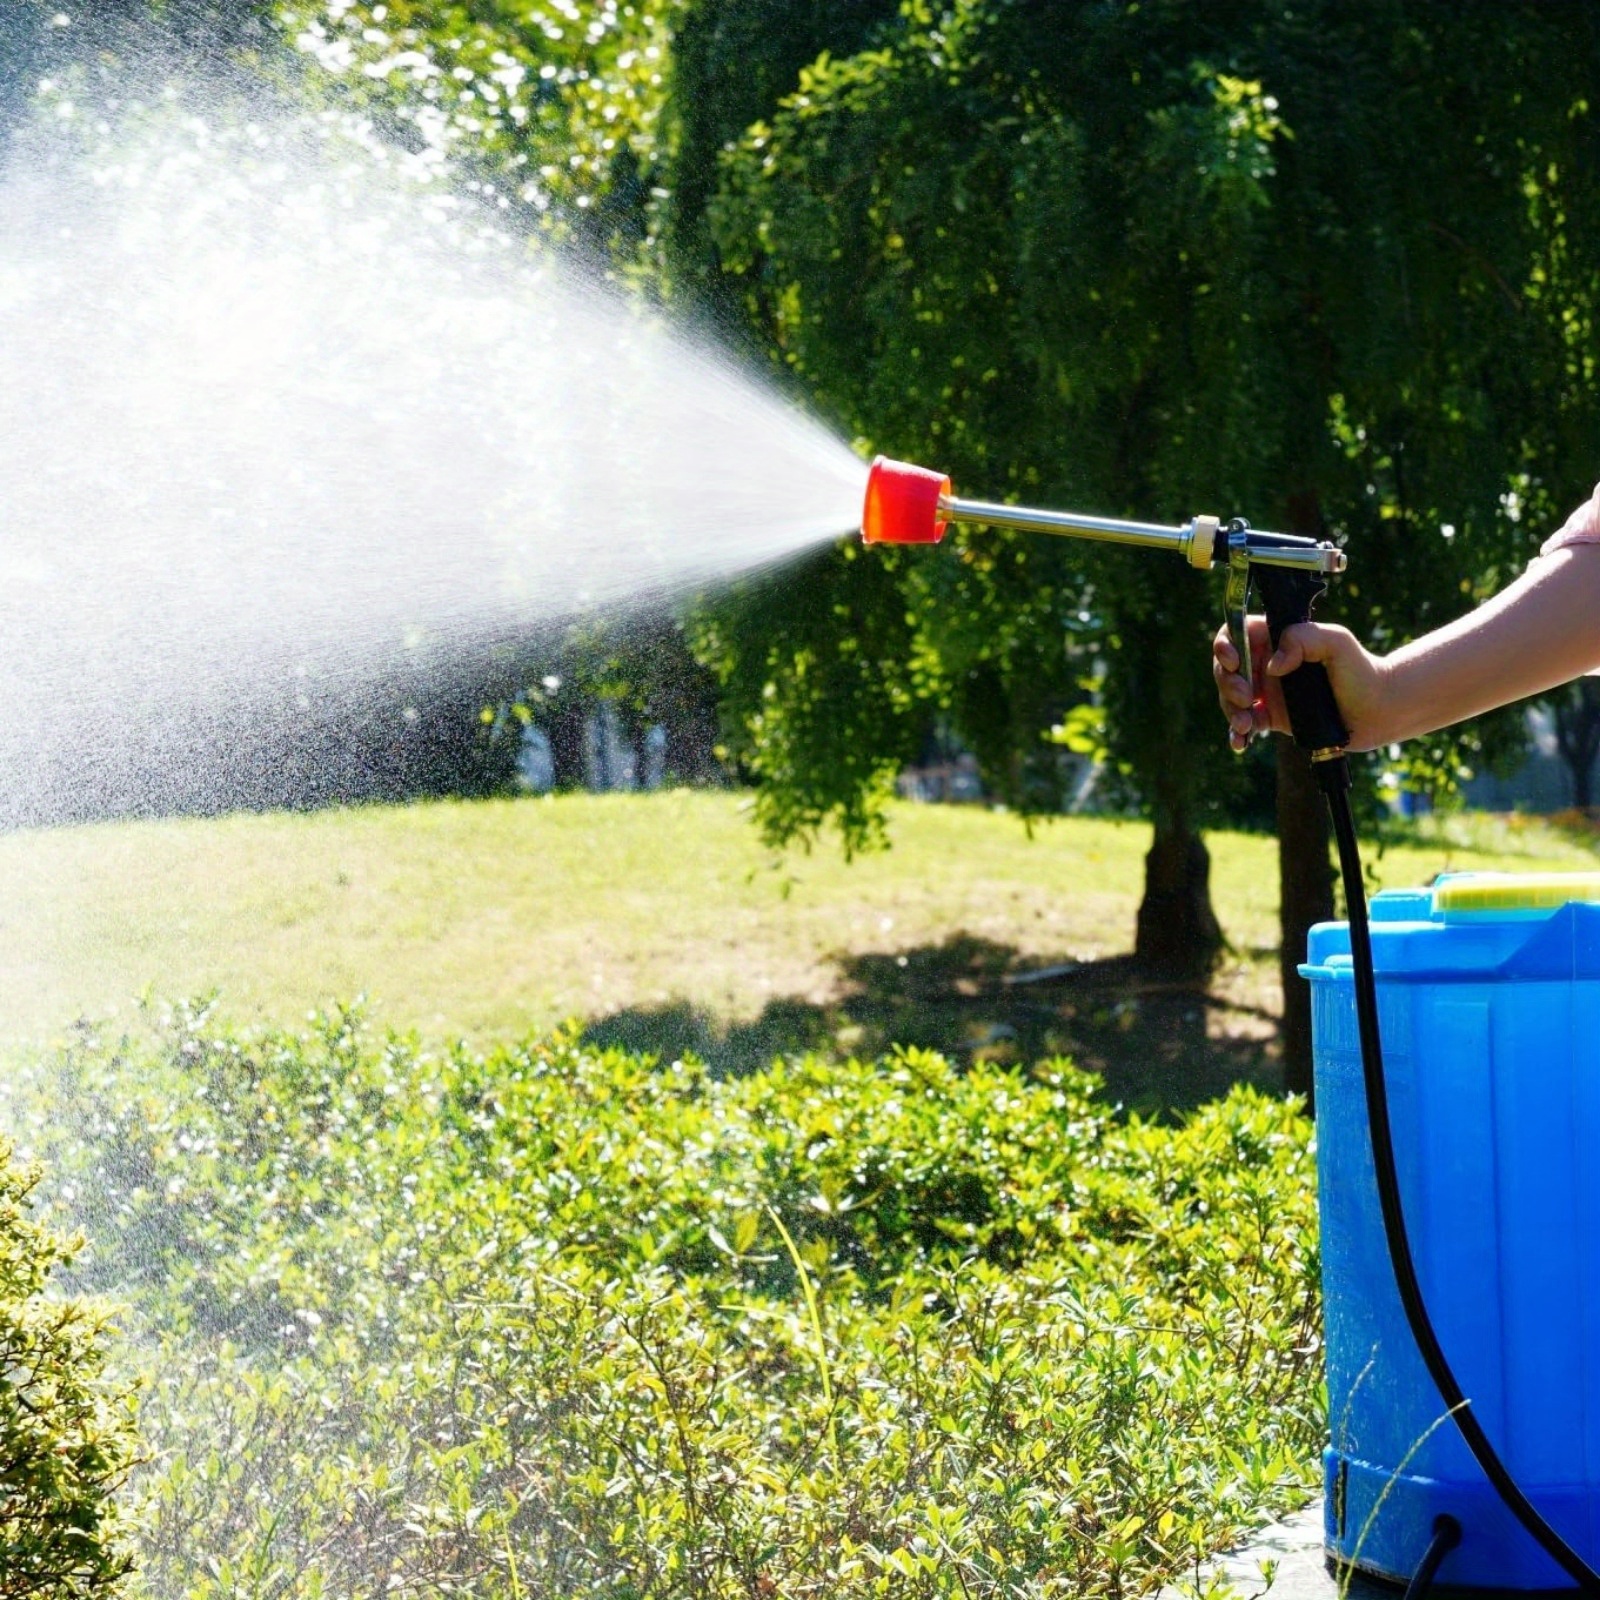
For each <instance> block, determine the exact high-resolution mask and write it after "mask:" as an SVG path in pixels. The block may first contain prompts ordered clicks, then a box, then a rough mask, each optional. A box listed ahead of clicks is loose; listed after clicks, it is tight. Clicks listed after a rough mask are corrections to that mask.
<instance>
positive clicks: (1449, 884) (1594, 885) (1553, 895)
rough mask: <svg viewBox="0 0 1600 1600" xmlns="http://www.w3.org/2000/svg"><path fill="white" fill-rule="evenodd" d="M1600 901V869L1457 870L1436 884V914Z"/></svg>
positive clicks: (1540, 908)
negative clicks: (1532, 870) (1560, 870)
mask: <svg viewBox="0 0 1600 1600" xmlns="http://www.w3.org/2000/svg"><path fill="white" fill-rule="evenodd" d="M1574 901H1576V902H1578V903H1579V904H1583V905H1593V904H1595V903H1597V902H1600V872H1458V873H1448V874H1446V875H1445V876H1444V877H1442V878H1440V879H1439V880H1438V882H1437V883H1435V884H1434V886H1433V911H1434V915H1435V916H1439V915H1444V916H1449V915H1451V914H1452V913H1453V914H1455V915H1457V916H1460V915H1462V914H1463V913H1466V914H1469V915H1470V914H1471V913H1473V912H1487V913H1495V912H1498V913H1500V914H1501V915H1504V914H1505V913H1506V912H1508V911H1510V912H1516V911H1554V910H1556V909H1557V908H1558V907H1560V906H1564V905H1570V904H1572V903H1573V902H1574Z"/></svg>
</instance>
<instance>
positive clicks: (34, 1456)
mask: <svg viewBox="0 0 1600 1600" xmlns="http://www.w3.org/2000/svg"><path fill="white" fill-rule="evenodd" d="M38 1181H39V1174H38V1171H37V1170H36V1169H34V1168H29V1167H24V1166H21V1165H18V1164H16V1163H14V1162H13V1161H12V1152H11V1148H10V1146H9V1145H7V1144H5V1143H3V1142H0V1600H22V1597H23V1596H36V1597H66V1596H81V1595H93V1594H99V1593H102V1592H104V1591H105V1590H106V1589H108V1588H109V1587H110V1586H111V1585H113V1584H114V1583H115V1582H116V1581H117V1580H118V1579H119V1578H120V1577H122V1575H123V1574H124V1573H125V1571H126V1570H127V1566H128V1555H127V1552H126V1549H125V1547H124V1543H123V1540H122V1538H121V1531H122V1530H121V1524H120V1522H119V1519H118V1514H117V1507H116V1502H115V1499H114V1495H115V1492H116V1490H117V1489H118V1487H119V1486H120V1485H121V1483H122V1481H123V1479H124V1477H125V1475H126V1473H127V1470H128V1467H129V1464H130V1462H131V1460H132V1455H133V1407H132V1393H131V1390H129V1389H128V1388H127V1387H125V1386H124V1387H119V1386H118V1385H116V1384H114V1383H111V1382H108V1381H107V1379H106V1376H105V1363H106V1356H107V1349H108V1336H109V1328H108V1319H107V1314H106V1312H105V1311H104V1309H103V1308H101V1307H98V1306H96V1305H94V1304H92V1303H90V1302H88V1301H85V1300H82V1299H71V1298H64V1297H60V1296H52V1295H51V1294H49V1293H48V1292H47V1290H48V1288H49V1279H50V1277H51V1275H52V1273H53V1272H54V1271H55V1270H56V1269H57V1268H59V1267H61V1266H62V1265H63V1264H64V1263H66V1262H68V1261H69V1260H70V1259H71V1255H72V1251H73V1248H74V1241H73V1240H71V1239H68V1238H66V1237H64V1236H62V1235H60V1234H57V1233H54V1232H52V1231H51V1230H50V1229H48V1228H47V1227H45V1226H43V1225H42V1224H41V1223H40V1222H39V1221H37V1220H36V1219H35V1218H34V1217H33V1216H32V1215H31V1214H30V1212H31V1206H32V1199H33V1195H34V1192H35V1189H36V1187H37V1185H38Z"/></svg>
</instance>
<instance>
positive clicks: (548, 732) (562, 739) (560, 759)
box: [544, 685, 589, 789]
mask: <svg viewBox="0 0 1600 1600" xmlns="http://www.w3.org/2000/svg"><path fill="white" fill-rule="evenodd" d="M557 695H558V697H559V698H558V700H557V703H556V705H555V708H554V710H553V711H552V712H551V714H550V715H549V716H548V717H546V718H545V719H544V731H545V737H546V738H547V739H549V741H550V767H551V774H552V783H553V786H554V787H555V788H557V789H581V788H582V787H583V741H584V732H585V727H584V725H585V722H586V720H587V715H588V710H589V707H588V703H587V702H586V701H585V700H584V699H583V698H582V697H581V696H579V695H577V694H574V693H573V692H572V691H571V690H570V689H567V688H566V687H565V686H564V685H563V687H562V688H561V689H560V690H558V691H557Z"/></svg>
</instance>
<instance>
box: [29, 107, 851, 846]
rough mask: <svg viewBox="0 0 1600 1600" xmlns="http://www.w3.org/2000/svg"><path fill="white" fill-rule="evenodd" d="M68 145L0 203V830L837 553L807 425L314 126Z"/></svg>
mask: <svg viewBox="0 0 1600 1600" xmlns="http://www.w3.org/2000/svg"><path fill="white" fill-rule="evenodd" d="M63 121H64V122H65V123H67V124H68V125H67V126H66V127H65V129H64V131H61V132H57V133H52V134H44V133H39V132H36V133H34V134H32V135H31V136H29V137H28V138H26V139H20V140H18V141H15V142H14V145H13V150H12V154H11V156H10V158H9V160H8V162H7V164H6V166H5V168H4V171H3V173H0V823H5V822H12V823H14V822H18V821H27V820H33V819H39V818H50V817H58V816H70V815H84V814H94V813H96V812H106V811H116V810H125V809H149V808H151V807H155V806H159V805H161V804H163V803H167V802H169V801H170V802H175V803H188V802H189V801H192V798H193V795H194V793H196V792H203V791H204V790H205V789H206V786H207V785H210V786H211V787H212V788H213V789H215V790H216V792H218V793H220V794H223V795H224V796H225V795H226V792H227V786H228V783H229V782H230V781H231V780H230V778H229V774H230V773H232V774H234V775H237V773H238V772H239V771H241V770H243V769H244V768H248V767H249V766H251V765H252V764H257V765H259V764H260V763H262V762H269V763H270V762H271V761H272V760H273V759H275V758H274V755H273V751H274V749H275V747H276V746H277V744H279V743H281V742H282V736H283V735H284V733H285V730H287V729H289V728H291V727H292V726H293V725H294V724H295V723H296V721H297V720H302V721H303V720H304V719H307V718H324V719H325V718H327V717H329V716H333V715H336V712H337V708H338V707H340V706H342V705H346V704H350V703H355V702H358V701H359V700H360V699H361V697H362V696H364V695H370V694H371V693H372V692H373V689H374V686H375V685H378V684H382V683H384V682H387V681H390V680H392V679H393V678H394V677H395V675H396V674H411V675H412V676H413V677H416V678H420V679H425V678H427V677H428V676H429V675H430V674H434V673H449V672H459V671H461V670H462V668H463V664H467V665H468V666H470V663H471V662H472V661H473V659H474V658H475V657H476V656H477V655H479V654H480V653H481V652H483V651H484V650H486V649H488V648H490V647H491V646H492V645H494V644H496V643H497V642H503V641H506V640H508V639H511V640H514V639H516V638H518V637H521V636H524V635H526V634H527V633H529V632H531V631H532V630H535V629H537V628H538V627H540V626H541V625H547V624H549V623H551V622H553V621H555V620H556V619H560V618H562V617H566V616H570V615H571V614H573V613H574V612H578V611H582V610H585V609H593V608H600V609H604V608H607V607H626V606H635V605H638V604H640V603H642V602H645V601H650V600H659V599H662V598H664V597H670V596H674V595H678V594H681V593H684V592H686V591H688V590H692V589H695V588H698V587H701V586H704V585H706V584H708V583H713V582H715V581H717V580H719V579H722V578H724V577H726V576H728V575H731V574H734V573H738V572H743V571H749V570H751V569H753V568H758V567H761V566H764V565H768V564H772V563H775V562H778V561H781V560H782V559H784V558H785V557H788V556H790V555H792V554H794V553H795V552H797V551H799V550H801V549H803V548H805V547H807V546H809V545H812V544H814V543H816V542H818V541H820V540H825V539H827V538H829V537H833V536H836V535H838V534H840V533H843V532H845V531H847V530H848V529H849V528H850V527H851V526H852V525H853V524H854V522H855V521H856V519H857V516H858V512H859V506H860V495H861V488H862V483H863V479H864V468H863V467H862V465H861V463H860V462H859V461H858V460H857V459H856V458H855V457H854V456H853V455H852V454H851V453H850V451H849V450H848V449H846V448H845V447H844V446H843V445H842V444H841V443H839V442H838V441H837V440H835V439H834V438H833V437H831V436H830V435H829V434H828V433H827V432H826V431H825V430H824V429H822V428H821V427H819V426H818V425H817V424H816V423H814V422H813V421H811V420H808V419H807V418H806V417H805V416H803V415H802V414H801V413H800V412H799V411H798V410H797V409H795V408H794V407H793V406H792V405H790V404H788V403H787V402H786V401H784V400H783V399H781V398H779V397H778V396H777V395H776V394H774V393H773V392H771V391H770V390H768V389H767V388H765V387H764V386H762V385H761V384H759V383H757V382H755V381H753V380H752V379H751V378H750V377H749V376H748V375H746V374H744V373H742V372H741V371H739V370H738V369H737V368H736V366H735V365H734V364H733V363H732V362H730V361H729V360H728V359H727V358H726V357H725V356H723V355H720V354H719V353H718V352H717V351H715V350H714V349H712V348H710V347H707V346H703V345H698V344H696V343H695V342H693V341H691V340H689V339H687V338H685V337H682V336H680V335H678V334H675V333H674V332H673V331H671V330H670V329H669V328H667V327H665V326H663V325H661V324H660V323H659V322H653V321H651V320H649V319H647V318H645V317H643V316H641V315H640V314H637V313H636V312H633V311H630V310H629V309H627V308H626V307H625V306H624V305H623V304H622V303H621V301H620V300H619V299H618V298H617V297H616V296H615V295H614V294H611V293H609V292H606V291H603V290H601V289H599V288H597V287H595V286H594V285H593V284H590V283H588V282H586V281H584V280H583V279H582V278H581V277H579V276H578V275H576V274H575V273H574V272H573V271H572V270H570V269H569V268H567V267H564V266H563V265H562V264H561V263H560V262H559V261H557V260H555V259H553V258H552V257H551V256H549V255H548V254H547V253H546V254H540V253H538V252H536V251H534V250H533V249H532V248H531V247H530V246H529V245H528V244H527V243H526V242H525V241H520V240H518V239H516V238H515V237H512V236H509V235H507V234H505V233H503V232H499V231H496V229H495V228H493V227H492V226H490V225H489V223H488V222H487V221H486V220H485V218H484V216H483V214H482V213H481V212H480V211H478V210H476V209H474V208H473V207H471V206H463V205H460V204H457V203H455V202H453V201H451V200H450V199H448V197H445V196H441V195H440V194H438V193H436V192H430V191H426V190H421V189H416V188H410V187H408V186H407V185H406V184H405V183H404V182H403V181H402V180H401V179H400V178H398V177H396V176H395V175H394V173H393V172H392V171H391V170H390V169H389V168H388V167H386V165H385V163H384V161H383V160H382V159H380V158H379V157H377V156H374V155H373V154H372V153H371V152H370V151H363V150H362V149H360V148H358V147H356V146H353V145H350V144H348V143H342V142H341V140H340V138H339V137H338V136H336V135H335V134H334V133H332V132H330V131H329V126H330V125H329V124H328V123H327V122H325V121H321V120H318V119H316V118H304V119H300V120H299V121H294V120H287V119H284V118H282V117H277V118H270V119H256V120H251V119H250V118H248V117H246V116H244V115H243V114H241V113H239V112H238V111H237V110H234V111H231V112H226V113H222V114H208V115H206V116H201V115H196V114H194V113H193V112H191V111H186V110H185V109H184V108H183V106H182V105H181V104H179V103H167V104H158V105H156V106H154V107H151V108H146V109H145V110H144V111H142V112H140V113H139V114H138V115H136V116H133V117H131V118H124V119H122V120H107V121H104V122H102V123H100V124H99V125H98V126H97V127H94V128H91V129H86V128H85V126H84V118H83V116H82V115H81V114H78V115H77V116H76V117H75V118H73V119H63Z"/></svg>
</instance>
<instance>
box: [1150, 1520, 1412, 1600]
mask: <svg viewBox="0 0 1600 1600" xmlns="http://www.w3.org/2000/svg"><path fill="white" fill-rule="evenodd" d="M1269 1567H1270V1570H1271V1580H1270V1584H1269V1581H1268V1577H1267V1570H1266V1569H1268V1568H1269ZM1211 1571H1212V1572H1213V1573H1215V1575H1216V1576H1218V1577H1220V1578H1225V1579H1227V1581H1228V1582H1229V1583H1230V1584H1232V1586H1233V1587H1234V1589H1235V1590H1236V1591H1237V1592H1238V1593H1239V1594H1240V1595H1243V1596H1245V1597H1246V1600H1250V1597H1253V1596H1257V1595H1270V1596H1271V1600H1396V1596H1397V1595H1398V1593H1399V1591H1398V1590H1396V1589H1393V1588H1390V1587H1388V1586H1387V1585H1384V1584H1380V1583H1375V1582H1374V1581H1373V1580H1372V1579H1371V1578H1366V1577H1363V1576H1361V1575H1360V1574H1359V1573H1350V1574H1345V1575H1336V1574H1334V1573H1333V1572H1331V1571H1330V1570H1329V1569H1328V1565H1327V1561H1326V1559H1325V1557H1324V1556H1323V1553H1322V1501H1321V1500H1314V1501H1313V1502H1312V1503H1311V1504H1310V1505H1309V1506H1307V1507H1306V1508H1305V1510H1304V1511H1297V1512H1296V1513H1295V1514H1294V1515H1293V1516H1292V1517H1286V1518H1285V1519H1284V1520H1283V1521H1282V1522H1276V1523H1274V1524H1273V1525H1272V1526H1271V1527H1269V1528H1263V1529H1262V1530H1261V1531H1260V1532H1259V1533H1257V1534H1256V1535H1255V1536H1254V1537H1253V1538H1252V1539H1251V1540H1250V1543H1249V1544H1247V1545H1244V1546H1242V1547H1241V1548H1239V1549H1238V1550H1232V1551H1229V1552H1228V1553H1227V1554H1225V1555H1222V1556H1219V1557H1217V1559H1216V1560H1215V1561H1214V1562H1213V1563H1212V1565H1211ZM1173 1593H1174V1592H1173V1591H1170V1590H1169V1591H1166V1594H1165V1595H1164V1596H1163V1600H1173Z"/></svg>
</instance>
